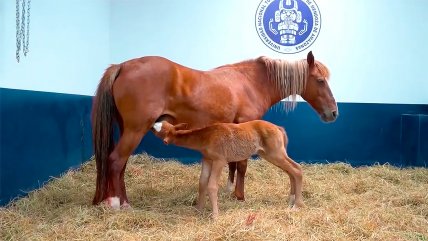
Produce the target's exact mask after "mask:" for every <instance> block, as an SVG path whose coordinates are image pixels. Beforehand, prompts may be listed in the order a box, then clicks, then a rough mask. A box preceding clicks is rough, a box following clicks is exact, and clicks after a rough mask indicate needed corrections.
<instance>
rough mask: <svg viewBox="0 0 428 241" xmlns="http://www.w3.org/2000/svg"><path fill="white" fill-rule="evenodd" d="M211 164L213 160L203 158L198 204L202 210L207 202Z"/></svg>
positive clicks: (198, 207) (197, 206)
mask: <svg viewBox="0 0 428 241" xmlns="http://www.w3.org/2000/svg"><path fill="white" fill-rule="evenodd" d="M211 165H212V162H211V160H206V159H202V168H201V176H200V177H199V198H198V204H197V205H196V208H197V209H198V210H199V211H202V209H203V208H204V207H205V202H206V200H207V191H208V190H207V186H208V180H209V178H210V174H211Z"/></svg>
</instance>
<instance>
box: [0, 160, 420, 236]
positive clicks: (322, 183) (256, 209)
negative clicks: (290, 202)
mask: <svg viewBox="0 0 428 241" xmlns="http://www.w3.org/2000/svg"><path fill="white" fill-rule="evenodd" d="M303 169H304V193H303V196H304V201H305V204H306V205H307V207H306V208H303V209H301V210H299V211H291V210H290V209H288V207H287V196H288V190H289V181H288V176H287V175H285V174H284V173H282V172H281V171H280V170H279V169H278V168H276V167H274V166H272V165H270V164H269V163H267V162H265V161H262V160H252V161H250V162H249V167H248V171H247V178H246V185H245V186H246V201H245V202H238V201H236V200H234V199H233V198H231V197H230V194H229V193H228V192H226V190H225V184H226V176H227V171H226V170H227V168H225V171H224V173H223V175H222V179H221V183H220V191H219V207H220V217H219V219H218V220H217V221H212V220H211V219H210V216H209V214H210V205H209V202H207V208H206V210H205V211H204V212H203V213H199V212H198V211H196V209H194V208H193V206H192V205H193V203H194V200H195V198H196V195H197V185H198V178H199V172H200V165H199V164H195V165H183V164H180V163H179V162H175V161H168V162H165V161H163V160H158V159H154V158H153V157H150V156H148V155H136V156H133V157H131V158H130V161H129V162H128V167H127V171H126V179H125V180H126V185H127V192H128V197H129V199H130V202H131V205H132V207H133V208H132V209H128V210H121V211H113V210H110V209H108V208H107V207H104V206H102V205H101V206H92V205H91V204H90V203H91V199H92V195H93V193H94V189H95V186H94V185H95V165H94V161H93V160H91V161H90V162H88V163H87V164H85V165H83V166H82V167H81V168H80V169H79V170H75V171H69V172H67V173H65V174H64V175H63V176H62V177H61V178H58V179H53V180H51V181H50V182H49V183H47V185H45V186H44V187H43V188H40V189H39V190H36V191H34V192H31V193H30V194H29V195H28V197H26V198H21V199H18V200H16V201H14V202H12V203H11V204H9V205H8V206H7V207H5V208H1V209H0V240H428V169H425V168H409V169H399V168H395V167H392V166H389V165H375V166H371V167H360V168H353V167H351V166H349V165H347V164H343V163H338V164H328V165H309V164H306V165H303Z"/></svg>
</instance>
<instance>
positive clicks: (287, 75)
mask: <svg viewBox="0 0 428 241" xmlns="http://www.w3.org/2000/svg"><path fill="white" fill-rule="evenodd" d="M261 60H262V61H263V62H264V63H265V65H266V69H267V75H268V79H269V81H272V82H273V83H274V84H275V86H276V88H277V90H278V91H279V93H280V95H281V96H282V97H283V98H287V100H288V101H287V103H286V105H285V106H286V111H289V110H293V109H294V108H295V107H296V104H297V103H296V98H297V95H301V94H303V93H304V91H305V89H306V79H307V78H306V77H307V75H308V63H307V62H306V59H302V60H297V61H293V62H290V61H286V60H282V59H270V58H267V57H261Z"/></svg>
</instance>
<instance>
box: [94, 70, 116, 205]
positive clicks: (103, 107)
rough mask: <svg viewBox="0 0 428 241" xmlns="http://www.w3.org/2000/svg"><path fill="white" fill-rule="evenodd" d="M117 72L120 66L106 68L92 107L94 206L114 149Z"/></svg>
mask: <svg viewBox="0 0 428 241" xmlns="http://www.w3.org/2000/svg"><path fill="white" fill-rule="evenodd" d="M119 72H120V65H111V66H110V67H109V68H107V70H106V71H105V73H104V75H103V77H102V78H101V81H100V83H99V85H98V88H97V93H96V95H95V98H94V101H93V106H92V135H93V136H92V137H93V141H94V151H95V161H96V164H97V183H96V191H95V196H94V199H93V200H92V204H94V205H96V204H98V203H100V202H101V201H102V200H103V199H104V197H105V195H106V193H105V191H106V190H107V174H108V159H109V155H110V153H111V152H112V151H113V148H114V140H113V122H114V120H115V116H116V114H117V109H116V105H115V103H114V98H113V94H112V86H113V83H114V80H115V79H116V78H117V76H118V75H119Z"/></svg>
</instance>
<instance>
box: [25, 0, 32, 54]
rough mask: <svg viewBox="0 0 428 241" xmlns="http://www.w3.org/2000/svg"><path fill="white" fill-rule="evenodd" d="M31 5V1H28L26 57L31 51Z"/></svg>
mask: <svg viewBox="0 0 428 241" xmlns="http://www.w3.org/2000/svg"><path fill="white" fill-rule="evenodd" d="M30 5H31V0H28V3H27V34H26V35H27V42H25V44H24V56H27V53H28V51H29V49H28V45H29V44H30Z"/></svg>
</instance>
